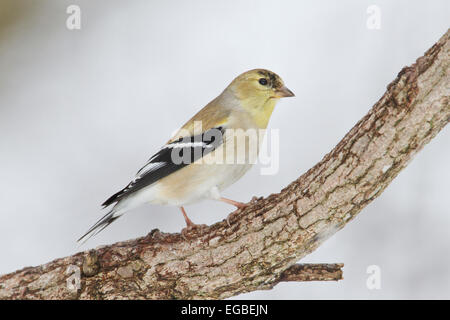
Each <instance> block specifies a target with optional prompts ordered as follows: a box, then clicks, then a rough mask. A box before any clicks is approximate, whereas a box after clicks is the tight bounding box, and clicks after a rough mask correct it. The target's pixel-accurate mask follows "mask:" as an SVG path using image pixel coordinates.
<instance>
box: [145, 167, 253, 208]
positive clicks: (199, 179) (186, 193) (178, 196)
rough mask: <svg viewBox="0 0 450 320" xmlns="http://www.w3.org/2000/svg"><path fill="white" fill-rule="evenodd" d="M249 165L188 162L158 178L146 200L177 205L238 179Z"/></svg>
mask: <svg viewBox="0 0 450 320" xmlns="http://www.w3.org/2000/svg"><path fill="white" fill-rule="evenodd" d="M250 167H251V165H249V164H192V165H189V166H187V167H184V168H183V169H180V170H178V171H176V172H174V173H172V174H171V175H169V176H167V177H165V178H163V179H161V180H160V181H159V182H158V185H157V186H156V192H155V194H154V196H153V197H152V199H149V202H150V203H154V204H163V205H176V206H181V205H185V204H189V203H192V202H195V201H198V200H201V199H205V198H217V197H218V196H219V192H220V191H222V190H224V189H225V188H226V187H228V186H229V185H231V184H233V183H234V182H236V181H237V180H238V179H239V178H241V177H242V176H243V175H244V174H245V173H246V172H247V171H248V170H249V169H250Z"/></svg>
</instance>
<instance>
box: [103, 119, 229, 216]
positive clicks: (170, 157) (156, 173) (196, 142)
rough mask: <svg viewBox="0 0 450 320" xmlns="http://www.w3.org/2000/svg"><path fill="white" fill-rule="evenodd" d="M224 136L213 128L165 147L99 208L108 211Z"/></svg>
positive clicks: (220, 129)
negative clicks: (110, 206) (112, 205)
mask: <svg viewBox="0 0 450 320" xmlns="http://www.w3.org/2000/svg"><path fill="white" fill-rule="evenodd" d="M224 132H225V129H224V128H223V127H217V128H212V129H209V130H206V131H205V132H203V133H202V134H198V135H195V136H190V137H184V138H180V139H178V140H176V141H174V142H172V143H169V144H166V145H165V146H164V147H162V148H161V150H159V151H158V152H157V153H156V154H155V155H154V156H153V157H151V158H150V160H149V161H148V162H147V163H146V165H145V166H144V167H142V169H141V170H139V171H138V173H137V174H136V177H135V179H134V180H133V181H131V182H130V183H129V184H128V185H127V186H126V187H125V188H123V189H122V190H120V191H119V192H117V193H115V194H113V195H112V196H111V197H109V198H108V200H106V201H105V202H104V203H103V204H102V206H104V207H107V206H109V205H111V204H113V203H114V202H117V201H119V200H121V199H123V198H124V197H127V196H129V195H130V194H132V193H134V192H136V191H138V190H140V189H142V188H145V187H147V186H149V185H151V184H153V183H155V182H156V181H158V180H160V179H162V178H164V177H166V176H168V175H170V174H171V173H173V172H175V171H177V170H180V169H181V168H183V167H185V166H187V165H188V164H190V163H193V162H195V161H197V160H198V159H200V158H202V157H203V156H205V155H207V154H208V153H210V152H211V151H213V150H215V149H216V148H217V147H218V146H220V145H221V144H222V143H223V134H224Z"/></svg>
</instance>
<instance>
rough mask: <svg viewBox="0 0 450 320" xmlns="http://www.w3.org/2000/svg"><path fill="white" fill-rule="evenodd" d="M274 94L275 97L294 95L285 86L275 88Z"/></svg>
mask: <svg viewBox="0 0 450 320" xmlns="http://www.w3.org/2000/svg"><path fill="white" fill-rule="evenodd" d="M275 96H276V97H277V98H287V97H294V96H295V94H294V93H293V92H292V91H291V90H289V89H288V88H287V87H286V86H282V87H281V88H279V89H277V90H275Z"/></svg>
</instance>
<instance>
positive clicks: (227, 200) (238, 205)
mask: <svg viewBox="0 0 450 320" xmlns="http://www.w3.org/2000/svg"><path fill="white" fill-rule="evenodd" d="M219 200H220V201H222V202H225V203H228V204H231V205H233V206H235V207H236V208H238V209H243V208H245V207H247V206H248V204H246V203H242V202H238V201H234V200H231V199H227V198H223V197H222V198H219Z"/></svg>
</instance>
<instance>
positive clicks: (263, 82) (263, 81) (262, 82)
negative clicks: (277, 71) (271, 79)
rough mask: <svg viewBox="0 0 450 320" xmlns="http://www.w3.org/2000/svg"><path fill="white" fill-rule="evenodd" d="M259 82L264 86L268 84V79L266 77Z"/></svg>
mask: <svg viewBox="0 0 450 320" xmlns="http://www.w3.org/2000/svg"><path fill="white" fill-rule="evenodd" d="M258 82H259V83H260V84H261V85H263V86H265V85H267V79H265V78H261V79H259V80H258Z"/></svg>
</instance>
